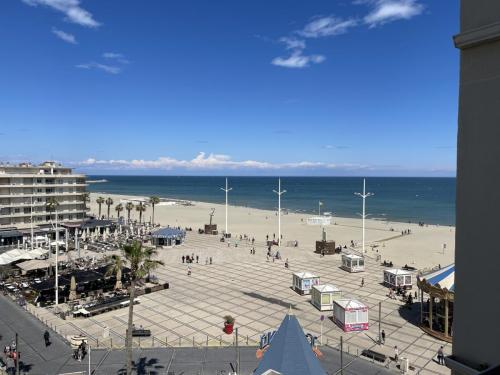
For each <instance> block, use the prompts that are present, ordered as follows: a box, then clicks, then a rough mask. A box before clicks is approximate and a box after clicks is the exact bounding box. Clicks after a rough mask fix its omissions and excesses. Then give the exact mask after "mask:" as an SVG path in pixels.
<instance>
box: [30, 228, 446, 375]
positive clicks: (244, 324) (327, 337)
mask: <svg viewBox="0 0 500 375" xmlns="http://www.w3.org/2000/svg"><path fill="white" fill-rule="evenodd" d="M234 243H235V241H233V243H231V245H230V247H228V245H227V244H226V243H221V242H220V241H219V238H218V237H215V236H207V235H199V234H195V233H189V234H188V236H187V239H186V241H185V243H184V244H183V245H181V246H178V247H176V248H169V249H161V250H160V258H161V259H162V260H164V261H165V266H162V267H161V268H160V269H158V270H156V271H155V272H154V273H155V274H156V275H157V276H158V278H159V279H160V281H161V282H165V281H166V282H169V283H170V289H168V290H163V291H160V292H155V293H152V294H148V295H143V296H141V297H140V301H141V302H140V304H139V305H136V306H135V307H134V319H135V321H134V323H135V325H136V326H143V327H144V328H147V329H150V330H151V331H152V334H153V337H151V338H146V339H142V340H140V341H139V340H138V339H136V341H135V345H136V346H137V347H139V346H140V347H141V348H151V347H156V348H158V347H169V348H175V347H193V346H194V347H198V348H202V347H206V346H210V347H213V346H229V345H232V344H233V340H234V335H226V334H224V333H223V332H222V327H223V318H222V317H223V316H224V315H227V314H230V315H233V316H234V317H235V319H236V324H235V327H238V331H239V332H238V333H239V343H240V345H249V346H255V345H257V344H258V342H259V339H260V335H262V334H263V333H265V332H267V331H272V330H275V329H277V327H278V326H279V324H280V323H281V321H282V319H283V317H284V316H285V314H286V313H287V311H289V309H290V308H292V311H293V313H294V314H295V315H296V316H297V318H298V319H299V322H300V323H301V325H302V327H303V329H304V331H305V332H306V333H312V334H314V335H316V336H318V337H319V338H320V341H321V342H322V344H323V345H328V346H330V347H333V348H336V347H338V345H339V342H340V337H341V336H343V341H344V350H346V351H349V352H350V353H351V354H356V353H358V351H359V352H361V350H363V349H367V348H371V349H373V350H376V351H379V352H383V353H385V354H387V355H389V356H390V357H392V356H393V354H394V349H393V348H394V346H395V345H397V346H398V348H399V352H400V357H406V358H408V359H409V360H410V364H411V365H412V366H414V370H413V371H411V372H410V373H420V374H448V373H449V370H448V369H447V368H446V367H444V366H440V365H438V364H437V362H436V361H435V355H436V353H437V350H438V349H439V347H440V346H441V345H443V346H444V350H445V354H449V353H450V352H451V345H450V344H447V343H444V342H441V341H439V340H437V339H434V338H432V337H430V336H428V335H427V334H425V333H424V332H423V331H422V330H420V329H419V328H418V327H417V326H416V325H415V323H416V321H417V320H418V316H419V310H418V309H419V306H418V303H416V304H414V307H413V310H409V309H407V308H405V307H404V306H403V303H402V302H401V301H399V300H398V301H396V300H391V299H389V298H388V297H387V288H386V287H384V286H383V285H382V284H381V282H382V270H383V267H381V266H380V265H379V264H378V262H375V260H373V259H370V258H368V259H367V261H366V271H365V272H363V273H357V274H350V273H348V272H346V271H344V270H341V269H340V268H339V266H340V255H330V256H325V257H320V256H319V255H317V254H314V253H313V252H312V245H311V247H310V248H303V247H302V248H282V249H281V250H280V251H281V254H282V260H280V261H278V260H277V261H275V262H272V261H271V260H269V261H268V260H267V259H266V252H267V248H266V247H265V246H264V243H263V242H260V243H258V244H256V246H255V247H256V254H255V255H250V251H249V249H250V248H251V245H249V244H248V243H246V242H244V241H242V242H240V243H239V245H238V247H235V246H234ZM370 252H371V250H370ZM192 253H194V254H195V256H196V255H198V256H199V264H193V265H192V275H191V276H188V275H187V265H186V264H182V262H181V256H182V255H188V254H189V255H191V254H192ZM208 257H212V258H213V264H211V265H210V264H208V265H206V264H205V262H206V259H207V258H208ZM286 258H288V259H289V263H290V268H289V269H286V268H285V267H284V259H286ZM396 266H397V265H396ZM297 271H309V272H313V273H315V274H316V275H318V276H320V277H321V283H330V284H334V285H335V286H337V287H339V288H340V289H341V290H342V291H343V292H344V296H346V297H352V298H356V299H359V300H361V301H362V302H363V303H365V304H366V305H368V307H369V309H370V312H369V315H370V329H369V330H368V331H364V332H357V333H344V332H343V331H342V330H341V329H340V328H339V327H338V326H337V325H336V324H335V323H333V321H332V320H331V319H330V318H331V312H320V311H318V310H317V309H316V308H315V307H314V306H312V305H311V303H310V302H309V301H310V296H301V295H299V294H297V293H296V292H295V291H293V290H292V289H291V283H292V273H293V272H297ZM362 277H363V278H364V286H361V278H362ZM414 290H415V288H414ZM379 302H382V310H381V313H382V314H381V316H382V329H384V330H385V332H386V335H387V337H386V343H385V345H384V346H380V345H378V344H377V343H376V341H377V338H378V304H379ZM30 311H32V312H33V313H34V314H35V315H36V316H38V317H39V319H42V320H43V321H44V322H47V324H48V325H49V326H52V327H55V329H56V330H57V331H58V332H60V333H61V334H62V335H63V336H67V335H72V334H77V333H83V334H85V335H87V336H88V337H89V338H90V343H91V345H92V346H95V347H97V346H99V347H101V348H102V347H107V348H111V347H113V348H123V346H124V333H125V328H126V322H127V309H122V310H115V311H112V312H108V313H105V314H102V315H98V316H95V317H92V318H87V319H85V318H77V319H73V318H68V319H67V320H62V319H61V318H59V317H56V316H55V315H54V314H52V313H51V311H49V310H47V309H41V308H34V307H32V306H31V307H30ZM322 314H324V315H325V317H326V319H325V320H324V322H323V327H321V322H320V316H321V315H322ZM321 330H322V331H323V335H322V336H321ZM389 367H390V368H394V363H393V362H391V363H389ZM327 370H328V369H327Z"/></svg>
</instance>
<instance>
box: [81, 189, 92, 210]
mask: <svg viewBox="0 0 500 375" xmlns="http://www.w3.org/2000/svg"><path fill="white" fill-rule="evenodd" d="M80 200H81V201H82V203H83V204H84V205H85V209H87V203H89V202H90V193H83V194H82V195H80Z"/></svg>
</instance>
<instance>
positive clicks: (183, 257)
mask: <svg viewBox="0 0 500 375" xmlns="http://www.w3.org/2000/svg"><path fill="white" fill-rule="evenodd" d="M185 260H186V257H185V256H184V255H183V256H182V263H184V261H185Z"/></svg>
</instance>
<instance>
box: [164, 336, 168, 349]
mask: <svg viewBox="0 0 500 375" xmlns="http://www.w3.org/2000/svg"><path fill="white" fill-rule="evenodd" d="M167 346H168V338H167V336H165V347H167Z"/></svg>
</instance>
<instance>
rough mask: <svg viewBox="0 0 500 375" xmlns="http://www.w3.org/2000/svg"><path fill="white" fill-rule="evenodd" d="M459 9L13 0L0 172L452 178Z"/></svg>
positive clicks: (372, 3) (384, 3) (378, 3)
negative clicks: (49, 164)
mask: <svg viewBox="0 0 500 375" xmlns="http://www.w3.org/2000/svg"><path fill="white" fill-rule="evenodd" d="M458 20H459V13H458V2H456V1H431V0H357V1H355V0H338V1H334V0H325V1H321V0H310V1H298V0H286V1H278V0H273V1H257V0H252V1H247V0H242V1H234V0H231V1H225V0H222V1H219V0H217V1H206V0H200V1H192V0H183V1H163V0H149V1H138V0H107V1H102V0H81V1H79V0H5V1H2V5H0V32H1V34H2V35H3V36H4V37H3V38H2V48H1V49H0V58H1V61H2V69H1V70H0V85H1V87H2V90H1V95H0V139H2V142H1V144H2V147H1V148H0V160H2V161H9V162H17V161H24V160H31V161H35V162H38V161H42V160H45V159H54V160H58V161H60V162H62V163H65V164H68V165H71V166H74V167H76V168H78V169H79V170H81V171H84V172H86V173H89V174H95V173H102V174H106V173H113V174H194V175H204V174H236V175H253V174H256V175H332V176H336V175H360V176H362V175H366V176H370V175H371V176H373V175H379V176H386V175H392V176H454V175H455V163H456V155H455V154H456V147H455V144H456V132H457V101H458V57H459V55H458V52H457V50H456V49H455V48H454V47H453V43H452V35H454V34H456V33H457V32H458Z"/></svg>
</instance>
